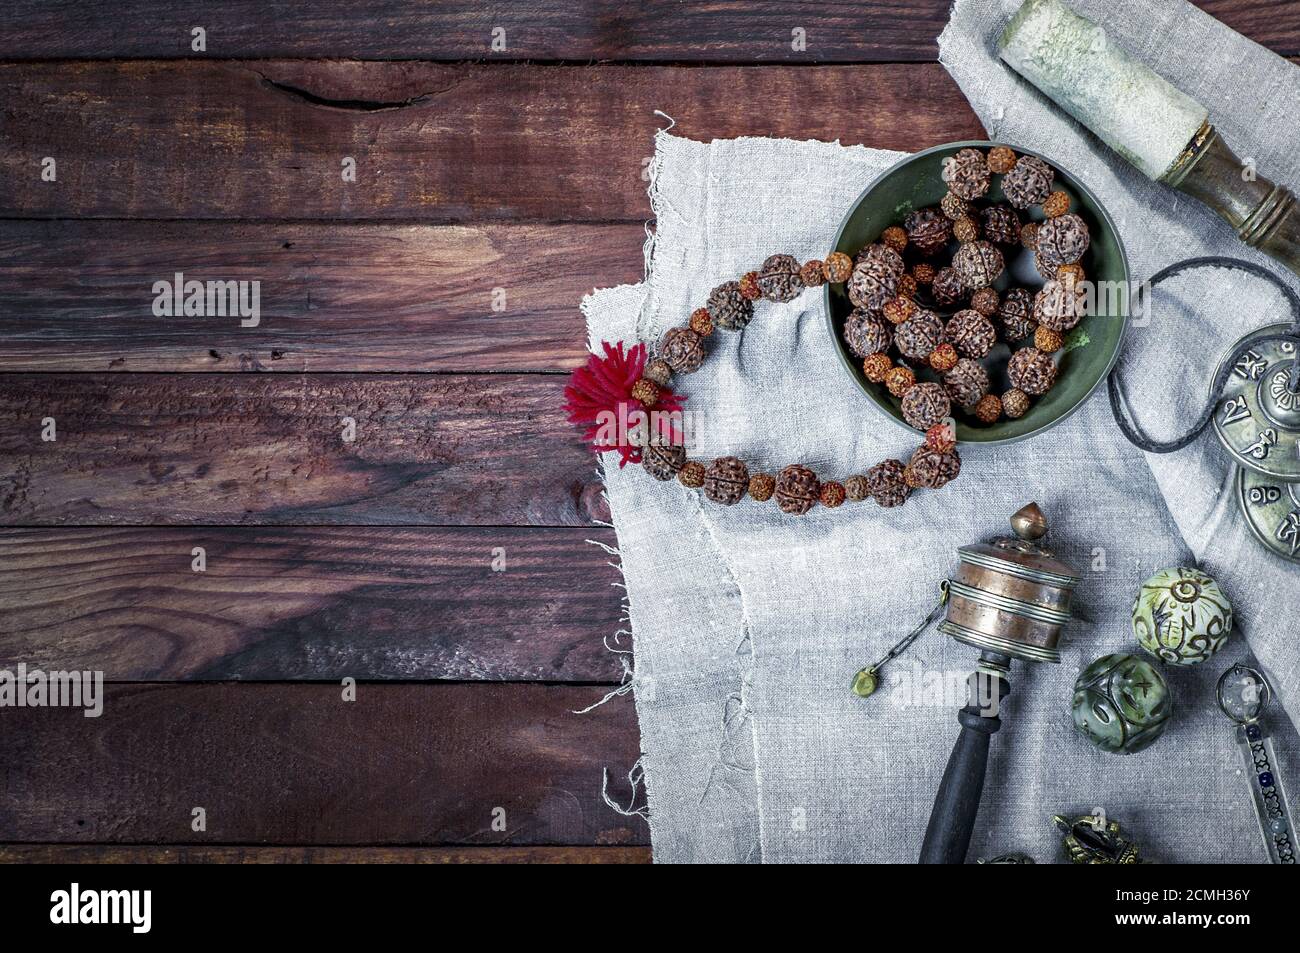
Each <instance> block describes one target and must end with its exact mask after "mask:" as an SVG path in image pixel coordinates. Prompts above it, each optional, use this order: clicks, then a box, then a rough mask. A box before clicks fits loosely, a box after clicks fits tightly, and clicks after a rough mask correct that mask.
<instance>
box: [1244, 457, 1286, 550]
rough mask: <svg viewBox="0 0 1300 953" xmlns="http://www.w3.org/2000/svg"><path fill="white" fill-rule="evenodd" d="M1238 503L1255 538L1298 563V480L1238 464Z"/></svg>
mask: <svg viewBox="0 0 1300 953" xmlns="http://www.w3.org/2000/svg"><path fill="white" fill-rule="evenodd" d="M1236 482H1237V504H1238V505H1239V506H1240V507H1241V512H1242V515H1243V516H1244V517H1245V519H1246V525H1247V526H1249V527H1250V531H1251V532H1252V533H1254V534H1255V538H1256V539H1258V540H1259V541H1260V542H1261V543H1263V544H1264V545H1265V546H1266V547H1267V548H1268V549H1270V550H1272V551H1273V552H1274V553H1276V554H1277V555H1279V556H1281V557H1282V558H1283V559H1289V560H1291V561H1292V562H1297V563H1300V483H1284V482H1283V481H1281V480H1278V479H1276V478H1274V477H1267V476H1264V475H1263V474H1261V473H1256V472H1255V471H1254V470H1247V469H1245V468H1243V467H1238V468H1237V481H1236Z"/></svg>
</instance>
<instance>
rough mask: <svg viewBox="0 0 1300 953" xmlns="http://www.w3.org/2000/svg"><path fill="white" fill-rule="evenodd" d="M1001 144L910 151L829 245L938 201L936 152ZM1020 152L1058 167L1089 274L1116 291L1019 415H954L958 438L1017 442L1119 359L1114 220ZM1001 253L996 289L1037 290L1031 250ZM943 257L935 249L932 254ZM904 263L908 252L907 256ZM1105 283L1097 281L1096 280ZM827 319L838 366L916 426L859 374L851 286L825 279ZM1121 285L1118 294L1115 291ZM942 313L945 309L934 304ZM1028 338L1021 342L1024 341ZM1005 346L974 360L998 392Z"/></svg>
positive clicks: (1123, 303) (856, 240) (1123, 268)
mask: <svg viewBox="0 0 1300 953" xmlns="http://www.w3.org/2000/svg"><path fill="white" fill-rule="evenodd" d="M1001 144H1002V143H996V142H950V143H947V144H945V145H942V146H935V147H934V148H932V149H926V150H925V151H924V152H918V153H916V154H915V155H912V156H908V157H907V158H906V159H903V160H902V161H901V162H898V163H897V164H896V165H894V166H893V167H891V168H890V169H888V170H887V171H886V172H885V173H884V174H883V175H881V176H880V178H878V179H877V180H876V181H875V182H873V183H872V184H871V185H870V186H868V187H867V189H866V191H864V192H863V193H862V195H860V196H859V197H858V200H857V201H856V202H854V203H853V207H852V208H851V209H849V212H848V214H847V215H845V216H844V221H843V222H841V223H840V229H839V232H838V233H837V234H836V236H835V251H842V252H844V253H846V254H847V255H849V257H853V256H855V255H856V254H857V252H858V251H860V250H861V249H862V247H863V246H865V245H868V244H870V243H871V242H874V241H878V240H879V238H880V233H881V232H882V231H884V230H885V229H886V228H888V227H889V226H890V225H899V224H901V223H902V221H903V217H904V216H905V215H907V213H908V212H911V211H913V210H915V209H919V208H925V207H926V206H930V205H938V204H939V200H940V199H942V198H943V196H944V194H945V193H946V192H947V191H948V187H947V186H946V185H945V184H944V181H943V177H942V175H941V174H940V173H941V172H942V170H943V160H944V159H946V158H948V157H949V156H951V155H954V154H955V153H956V152H957V151H958V150H960V149H965V148H967V147H971V146H973V147H975V148H978V149H990V148H992V147H993V146H995V145H1001ZM1011 148H1012V149H1014V150H1015V151H1016V152H1017V153H1018V154H1021V155H1033V156H1038V157H1039V158H1040V159H1042V160H1043V161H1044V162H1046V163H1047V164H1048V165H1050V166H1051V167H1052V168H1053V169H1055V170H1056V184H1055V186H1054V188H1057V189H1060V190H1061V191H1063V192H1065V193H1066V194H1067V195H1069V196H1070V206H1071V211H1073V212H1075V213H1076V214H1078V215H1079V216H1081V217H1082V218H1083V220H1084V221H1085V222H1087V223H1088V229H1089V231H1090V232H1091V234H1092V244H1091V246H1090V247H1089V249H1088V253H1087V254H1086V255H1085V256H1084V258H1083V261H1082V262H1081V264H1082V265H1083V269H1084V272H1085V273H1086V275H1087V277H1088V280H1090V281H1093V282H1097V283H1098V287H1100V288H1109V289H1113V292H1112V293H1106V294H1103V293H1098V294H1097V295H1096V296H1095V298H1096V301H1097V307H1096V310H1095V313H1093V314H1090V315H1088V317H1086V318H1084V319H1083V321H1081V322H1080V323H1079V325H1078V326H1077V327H1076V328H1075V329H1074V330H1073V331H1071V332H1070V333H1069V335H1067V337H1066V347H1065V348H1063V349H1062V350H1061V351H1058V352H1057V353H1056V355H1055V357H1056V358H1057V360H1058V364H1059V370H1060V373H1059V376H1058V378H1057V381H1056V386H1055V387H1053V388H1052V389H1051V390H1050V391H1048V392H1047V393H1046V394H1045V395H1043V396H1042V397H1039V398H1037V399H1035V400H1034V402H1033V405H1032V406H1031V407H1030V408H1029V412H1028V413H1026V414H1025V415H1024V416H1023V417H1021V418H1020V419H1019V420H1000V421H998V422H997V423H995V424H992V425H989V426H983V425H978V424H974V425H973V424H971V423H968V422H966V421H965V420H964V419H963V418H962V416H960V415H959V416H958V418H957V440H958V441H960V442H970V443H1008V442H1011V441H1013V440H1023V439H1024V438H1026V437H1031V436H1033V435H1034V434H1036V433H1039V432H1040V431H1043V430H1047V429H1048V428H1049V427H1053V426H1055V425H1056V424H1058V423H1060V422H1061V421H1062V420H1065V418H1067V417H1069V416H1070V414H1072V413H1074V411H1075V410H1077V409H1078V408H1079V405H1081V404H1082V403H1083V402H1084V400H1086V399H1087V398H1088V396H1089V395H1090V394H1091V393H1092V392H1093V391H1094V390H1095V389H1096V388H1097V386H1098V385H1099V384H1100V383H1101V382H1102V381H1103V380H1104V379H1105V377H1106V375H1107V374H1108V373H1110V369H1111V368H1112V367H1113V366H1114V364H1115V361H1116V359H1117V358H1118V357H1119V349H1120V344H1121V343H1122V342H1123V340H1124V333H1125V331H1126V330H1127V328H1128V317H1129V315H1128V300H1129V295H1128V291H1129V290H1130V284H1129V269H1128V256H1127V255H1126V254H1125V253H1124V245H1123V243H1122V242H1121V241H1120V238H1119V232H1118V231H1117V230H1116V228H1115V223H1114V222H1113V221H1111V218H1110V216H1109V215H1108V214H1107V213H1106V210H1105V209H1104V208H1103V207H1102V205H1101V203H1100V202H1098V201H1097V198H1096V196H1094V195H1093V194H1092V193H1091V192H1089V191H1088V190H1087V189H1086V188H1085V187H1084V186H1083V184H1082V183H1080V182H1079V181H1078V180H1077V179H1076V178H1074V176H1072V175H1070V173H1069V172H1067V171H1066V170H1065V169H1063V168H1062V166H1061V163H1059V162H1057V161H1056V160H1055V159H1052V158H1050V157H1048V156H1044V155H1041V154H1040V153H1037V152H1034V151H1032V150H1030V149H1022V148H1020V147H1019V146H1011ZM1002 199H1003V196H1002V186H1001V176H994V177H993V187H992V188H991V189H990V190H989V194H988V195H987V196H985V200H986V201H988V202H1001V201H1002ZM1019 214H1020V216H1021V219H1022V220H1024V219H1025V217H1026V215H1028V216H1029V219H1031V220H1033V221H1041V220H1042V218H1043V213H1042V211H1041V209H1039V208H1037V207H1034V208H1031V209H1028V210H1025V211H1020V212H1019ZM999 247H1000V248H1001V249H1002V251H1003V253H1004V255H1005V256H1006V258H1007V270H1006V271H1005V272H1004V273H1003V274H1002V276H1001V277H999V278H998V280H997V282H996V283H995V284H994V287H995V288H996V289H997V290H998V292H999V293H1001V292H1002V291H1005V290H1006V289H1007V288H1008V287H1010V286H1011V285H1012V284H1017V285H1020V286H1022V287H1025V288H1028V289H1030V291H1037V289H1038V288H1040V287H1041V286H1042V285H1043V278H1042V277H1041V276H1040V275H1039V274H1038V271H1037V269H1036V268H1035V267H1034V256H1033V252H1030V251H1028V250H1026V249H1024V248H1019V249H1018V250H1017V249H1009V248H1007V247H1006V246H999ZM939 257H942V256H939ZM908 260H909V262H910V261H911V256H910V253H909V255H908ZM1103 282H1105V283H1108V284H1105V285H1103V284H1102V283H1103ZM824 288H825V292H824V293H825V296H826V299H825V300H826V318H827V327H828V328H829V329H830V334H831V337H832V338H833V339H834V341H835V348H836V353H838V354H839V356H840V361H841V362H842V363H843V364H844V368H845V370H846V371H847V372H848V373H849V374H851V375H852V376H853V379H854V380H856V381H857V382H858V386H859V387H861V388H862V392H863V393H864V394H866V395H867V397H868V398H869V399H870V400H871V402H872V403H873V404H875V405H876V406H877V407H878V408H880V410H881V411H882V412H883V413H885V414H887V415H888V416H889V418H890V419H891V420H894V421H896V422H897V423H898V425H899V426H900V427H906V428H907V429H908V430H911V431H912V432H913V433H915V432H916V431H915V429H914V428H912V427H911V426H909V425H908V423H907V422H906V421H905V420H904V419H903V412H902V409H901V402H900V401H899V399H898V398H896V397H894V396H893V395H892V394H890V393H889V391H888V390H886V389H885V387H884V385H883V384H873V383H872V382H871V381H869V380H867V378H866V375H865V374H863V373H862V363H861V361H859V360H858V358H856V357H855V356H854V354H853V352H852V351H850V350H849V348H848V345H847V344H845V343H844V335H843V331H844V322H845V320H846V319H847V318H848V316H849V314H850V313H851V312H852V311H853V305H852V304H851V303H850V302H849V298H848V294H847V293H846V291H845V286H844V285H843V284H836V285H831V284H828V285H825V286H824ZM1120 289H1122V292H1121V291H1120ZM938 313H939V314H940V315H941V316H942V317H944V318H945V319H946V318H947V317H949V316H950V315H951V314H952V312H951V311H947V310H940V311H938ZM1030 343H1032V341H1026V342H1025V344H1030ZM1010 355H1011V349H1010V348H1009V347H1008V346H1007V345H1006V344H1004V343H1002V342H998V344H997V346H996V347H995V348H994V349H993V351H992V352H990V354H989V356H988V357H986V358H984V359H983V360H981V361H980V363H981V364H983V365H984V367H985V369H987V370H988V371H989V377H990V379H991V381H992V384H993V390H994V392H995V393H999V394H1000V393H1002V392H1003V391H1005V390H1007V389H1008V388H1009V387H1010V386H1011V384H1010V382H1009V381H1008V380H1007V376H1006V362H1007V358H1008V357H1010ZM917 378H918V379H919V380H937V379H938V375H937V374H935V373H934V372H933V371H931V370H929V369H928V368H927V369H924V370H921V371H919V372H918V374H917Z"/></svg>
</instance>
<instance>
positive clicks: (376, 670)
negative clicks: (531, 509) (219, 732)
mask: <svg viewBox="0 0 1300 953" xmlns="http://www.w3.org/2000/svg"><path fill="white" fill-rule="evenodd" d="M593 535H595V536H596V538H600V539H602V540H603V541H605V542H606V543H608V544H612V543H613V542H614V537H613V533H612V532H608V531H604V530H597V531H596V533H595V534H593V532H592V530H587V529H577V530H568V529H547V530H535V529H498V528H492V529H421V528H411V529H390V528H382V529H377V528H366V527H348V528H338V527H335V528H301V527H287V528H265V527H237V528H200V527H192V528H179V527H177V528H171V527H168V528H138V529H128V528H121V527H112V528H59V529H0V606H3V607H4V610H3V612H2V613H0V669H8V670H10V671H12V670H13V669H14V668H15V666H16V665H17V664H18V663H20V662H25V663H26V664H27V665H28V667H40V668H42V669H74V670H79V671H80V670H93V671H102V672H103V673H104V677H105V678H106V679H108V680H110V681H171V680H196V679H198V680H201V679H231V678H239V679H262V680H284V681H287V680H298V679H340V678H344V677H352V678H357V679H372V680H374V679H449V680H465V681H479V680H494V681H502V680H504V681H551V682H605V683H608V682H615V681H618V680H619V678H620V677H621V676H622V667H621V666H620V665H619V662H618V659H617V657H616V656H614V655H613V654H612V653H611V652H610V651H609V650H607V649H606V648H605V644H604V639H605V637H606V636H609V635H611V634H612V633H614V632H615V631H616V630H617V629H619V628H620V623H619V616H620V609H619V606H620V601H619V599H618V590H617V589H615V588H613V584H614V583H616V582H618V581H620V580H619V576H618V572H617V570H615V569H614V568H613V567H612V566H611V565H609V563H610V557H609V556H607V555H606V554H605V553H604V552H603V551H601V550H600V549H599V548H597V547H596V546H593V545H591V544H590V543H588V542H586V541H585V540H586V539H587V538H589V537H592V536H593ZM195 547H200V548H202V550H203V554H202V559H203V566H204V569H203V571H201V572H196V571H195V570H194V568H193V565H194V561H195V559H196V557H195V556H194V555H192V553H193V550H194V548H195ZM625 644H626V643H625ZM627 647H629V648H630V645H628V646H627Z"/></svg>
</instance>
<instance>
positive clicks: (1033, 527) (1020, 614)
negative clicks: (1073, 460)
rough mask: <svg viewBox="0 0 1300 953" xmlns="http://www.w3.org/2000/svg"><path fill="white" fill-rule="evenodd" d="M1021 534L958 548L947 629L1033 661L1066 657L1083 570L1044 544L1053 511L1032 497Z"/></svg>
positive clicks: (1020, 520)
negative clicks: (1063, 646) (1064, 637)
mask: <svg viewBox="0 0 1300 953" xmlns="http://www.w3.org/2000/svg"><path fill="white" fill-rule="evenodd" d="M1011 527H1012V529H1013V530H1014V531H1015V536H1014V537H1006V536H1004V537H999V538H998V539H995V540H993V541H992V542H991V543H976V544H975V545H973V546H963V547H962V548H961V549H959V550H957V555H958V558H959V559H960V560H961V562H960V565H959V566H958V569H957V573H956V576H955V577H954V578H953V579H950V580H949V581H948V612H947V617H946V618H945V620H944V621H943V622H942V623H940V625H939V631H940V632H945V633H947V634H948V635H951V636H952V637H953V638H954V639H956V640H957V641H959V642H965V643H966V644H967V645H973V646H975V647H976V648H979V649H983V650H985V651H989V652H996V653H999V654H1002V655H1008V656H1011V657H1012V658H1019V659H1024V660H1026V661H1029V662H1059V661H1061V653H1060V652H1059V651H1058V650H1057V643H1058V642H1059V641H1060V638H1061V629H1062V627H1063V626H1064V625H1065V624H1066V623H1067V622H1069V621H1070V601H1071V599H1072V597H1073V595H1074V589H1075V586H1076V585H1077V584H1078V582H1079V574H1078V573H1077V572H1075V571H1074V570H1073V569H1072V568H1070V566H1068V565H1066V564H1065V563H1064V562H1061V561H1060V560H1059V559H1057V558H1056V557H1055V556H1053V555H1052V554H1051V553H1050V552H1048V551H1047V550H1046V549H1044V548H1043V547H1042V546H1041V545H1039V543H1038V540H1040V539H1041V538H1042V537H1043V536H1044V535H1045V534H1046V533H1047V518H1046V517H1044V516H1043V511H1042V510H1040V509H1039V508H1038V504H1036V503H1030V504H1029V505H1028V506H1026V507H1024V508H1023V509H1021V510H1019V511H1018V512H1017V513H1016V514H1015V515H1014V516H1013V517H1011Z"/></svg>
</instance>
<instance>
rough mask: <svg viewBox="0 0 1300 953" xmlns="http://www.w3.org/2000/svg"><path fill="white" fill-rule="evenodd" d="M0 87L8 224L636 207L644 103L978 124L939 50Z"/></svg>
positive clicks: (34, 82) (599, 215)
mask: <svg viewBox="0 0 1300 953" xmlns="http://www.w3.org/2000/svg"><path fill="white" fill-rule="evenodd" d="M0 97H3V101H4V104H5V106H4V110H5V112H4V118H5V135H4V136H3V138H0V217H18V218H53V217H72V218H103V217H109V218H157V219H172V218H186V219H188V218H213V219H249V218H256V219H267V218H291V219H321V218H331V219H338V218H346V219H352V220H355V219H358V218H372V219H406V220H416V221H420V222H422V223H425V224H430V223H445V222H459V221H466V220H474V221H485V220H497V221H538V220H543V221H548V220H549V221H602V222H605V221H640V220H642V219H645V218H646V217H648V215H649V203H648V200H647V198H646V195H645V180H644V178H643V173H644V170H645V164H644V160H645V159H646V158H647V157H648V156H650V155H651V153H652V152H653V135H652V134H653V132H654V129H655V128H656V126H657V125H659V123H660V120H658V119H657V118H656V117H655V116H654V114H653V111H654V110H655V109H661V110H663V111H665V112H667V113H668V114H669V115H671V116H673V117H675V118H676V119H677V120H678V127H677V131H678V132H679V133H680V134H682V135H685V136H690V137H694V138H698V139H709V138H711V137H714V136H717V137H727V136H737V135H770V136H793V137H796V138H800V139H805V138H813V139H841V140H842V141H844V142H846V143H859V142H860V143H866V144H868V145H873V146H878V147H881V148H893V149H917V148H921V147H924V146H929V145H933V144H936V143H939V142H944V141H947V140H952V139H963V138H975V137H979V136H981V135H982V134H983V133H982V130H981V126H980V124H979V122H978V120H977V119H976V118H975V116H974V114H973V113H972V112H971V110H970V107H969V106H968V105H967V103H966V100H965V99H964V98H963V97H962V95H961V91H960V90H959V89H958V88H957V86H956V84H955V83H953V81H952V79H951V78H950V77H949V76H948V74H947V72H945V71H944V69H943V67H942V66H940V65H939V64H937V63H929V64H915V65H889V66H848V67H817V66H812V67H807V68H799V69H792V68H788V67H718V68H711V69H695V68H686V67H660V66H581V67H580V66H535V65H524V64H500V65H491V64H460V65H434V64H428V63H411V62H400V63H387V62H349V61H341V62H340V61H330V62H321V61H276V60H271V61H265V60H263V61H254V62H242V61H220V62H219V61H184V60H182V61H169V62H160V61H110V62H89V63H88V62H73V63H69V62H33V63H5V64H0ZM864 104H868V105H864ZM44 157H52V158H54V159H55V160H56V163H57V170H58V179H57V181H55V182H43V181H42V180H41V169H42V159H43V158H44ZM347 158H352V159H355V161H356V166H357V175H356V181H355V182H347V181H344V178H343V175H342V170H343V163H344V160H345V159H347Z"/></svg>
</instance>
